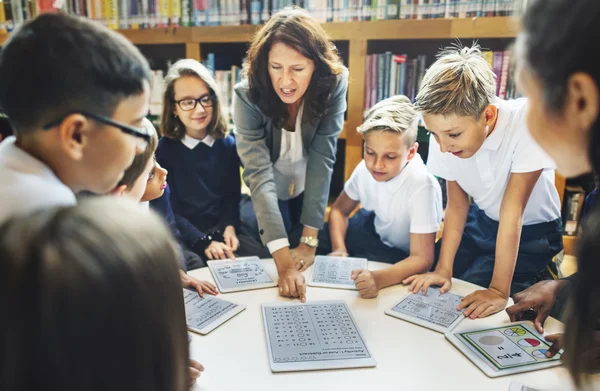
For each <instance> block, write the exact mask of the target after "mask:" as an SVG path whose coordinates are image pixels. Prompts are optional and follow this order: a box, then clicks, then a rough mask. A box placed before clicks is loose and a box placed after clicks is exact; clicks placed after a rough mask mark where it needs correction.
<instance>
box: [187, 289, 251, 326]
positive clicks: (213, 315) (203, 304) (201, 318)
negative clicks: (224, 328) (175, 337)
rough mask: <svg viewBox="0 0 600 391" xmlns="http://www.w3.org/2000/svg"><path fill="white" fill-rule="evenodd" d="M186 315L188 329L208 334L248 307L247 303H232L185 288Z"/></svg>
mask: <svg viewBox="0 0 600 391" xmlns="http://www.w3.org/2000/svg"><path fill="white" fill-rule="evenodd" d="M183 301H184V303H185V317H186V322H187V327H188V329H190V330H192V331H195V332H197V333H199V334H203V335H204V334H208V333H210V332H211V331H213V330H214V329H215V328H217V327H219V326H220V325H222V324H223V323H225V322H227V321H228V320H229V319H231V318H233V317H234V316H236V315H237V314H239V313H240V312H242V311H243V310H245V309H246V306H245V305H242V304H236V303H232V302H230V301H225V300H221V299H218V298H216V297H214V296H211V295H208V294H205V295H204V297H200V295H198V292H196V291H192V290H189V289H183Z"/></svg>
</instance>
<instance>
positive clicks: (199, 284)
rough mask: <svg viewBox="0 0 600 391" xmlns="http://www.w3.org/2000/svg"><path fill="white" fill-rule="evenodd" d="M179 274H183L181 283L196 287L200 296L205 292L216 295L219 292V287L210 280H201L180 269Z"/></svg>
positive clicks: (187, 286)
mask: <svg viewBox="0 0 600 391" xmlns="http://www.w3.org/2000/svg"><path fill="white" fill-rule="evenodd" d="M179 275H180V276H181V284H182V285H183V287H184V288H194V289H195V290H196V291H197V292H198V294H199V295H200V297H202V295H203V294H204V293H208V294H210V295H216V294H217V293H219V291H218V290H217V287H216V286H214V285H213V284H211V283H210V282H208V281H200V280H198V279H197V278H194V277H192V276H190V275H189V274H185V273H184V271H183V270H179Z"/></svg>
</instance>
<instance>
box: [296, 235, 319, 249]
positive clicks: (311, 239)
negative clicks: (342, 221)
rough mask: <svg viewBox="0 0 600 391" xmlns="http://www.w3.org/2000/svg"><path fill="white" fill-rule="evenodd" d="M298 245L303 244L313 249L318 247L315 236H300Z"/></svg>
mask: <svg viewBox="0 0 600 391" xmlns="http://www.w3.org/2000/svg"><path fill="white" fill-rule="evenodd" d="M300 243H304V244H306V245H307V246H309V247H312V248H315V247H317V246H318V245H319V239H317V237H316V236H302V237H301V238H300Z"/></svg>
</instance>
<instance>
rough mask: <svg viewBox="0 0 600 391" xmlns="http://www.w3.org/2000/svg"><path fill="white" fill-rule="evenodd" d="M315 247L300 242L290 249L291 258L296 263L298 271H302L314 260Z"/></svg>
mask: <svg viewBox="0 0 600 391" xmlns="http://www.w3.org/2000/svg"><path fill="white" fill-rule="evenodd" d="M316 252H317V249H316V248H314V247H310V246H308V245H306V244H304V243H301V244H300V245H299V246H298V247H296V248H293V249H291V250H290V253H291V254H292V260H293V261H294V262H295V263H296V267H297V268H298V271H300V272H303V271H305V270H306V269H308V268H309V267H310V265H312V264H313V263H314V262H315V254H316Z"/></svg>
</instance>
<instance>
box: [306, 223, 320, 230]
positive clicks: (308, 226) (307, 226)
mask: <svg viewBox="0 0 600 391" xmlns="http://www.w3.org/2000/svg"><path fill="white" fill-rule="evenodd" d="M304 226H305V227H306V228H310V229H314V230H316V231H320V229H319V228H315V227H311V226H310V225H306V224H305V225H304Z"/></svg>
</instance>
